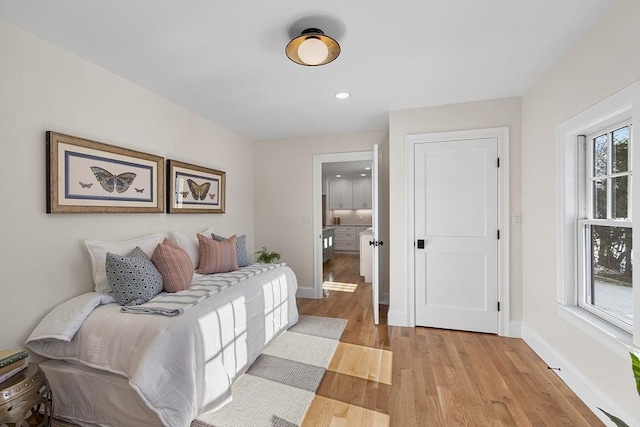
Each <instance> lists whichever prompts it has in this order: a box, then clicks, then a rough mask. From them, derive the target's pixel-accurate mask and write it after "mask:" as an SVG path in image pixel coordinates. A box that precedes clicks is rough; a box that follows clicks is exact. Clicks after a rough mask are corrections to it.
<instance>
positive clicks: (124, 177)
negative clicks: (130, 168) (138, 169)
mask: <svg viewBox="0 0 640 427" xmlns="http://www.w3.org/2000/svg"><path fill="white" fill-rule="evenodd" d="M91 171H92V172H93V174H94V175H95V176H96V179H97V180H98V182H99V183H100V185H101V186H102V188H104V191H106V192H107V193H113V190H114V189H115V190H116V191H117V192H118V193H124V192H125V191H127V190H128V189H129V186H130V185H131V183H133V180H134V179H135V178H136V174H135V173H133V172H125V173H121V174H120V175H114V174H112V173H111V172H109V171H108V170H106V169H102V168H101V167H98V166H91Z"/></svg>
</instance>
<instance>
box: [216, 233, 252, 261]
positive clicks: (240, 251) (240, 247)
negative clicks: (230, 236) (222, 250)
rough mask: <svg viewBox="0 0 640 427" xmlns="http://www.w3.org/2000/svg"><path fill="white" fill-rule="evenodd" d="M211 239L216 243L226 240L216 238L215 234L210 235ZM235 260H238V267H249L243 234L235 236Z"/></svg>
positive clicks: (245, 240)
mask: <svg viewBox="0 0 640 427" xmlns="http://www.w3.org/2000/svg"><path fill="white" fill-rule="evenodd" d="M211 238H212V239H213V240H215V241H217V242H221V241H223V240H227V238H226V237H222V236H218V235H217V234H216V233H211ZM236 258H238V267H246V266H248V265H251V261H249V254H247V236H246V235H245V234H242V235H240V236H236Z"/></svg>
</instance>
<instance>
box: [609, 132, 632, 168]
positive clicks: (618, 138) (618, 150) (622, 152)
mask: <svg viewBox="0 0 640 427" xmlns="http://www.w3.org/2000/svg"><path fill="white" fill-rule="evenodd" d="M628 152H629V126H625V127H623V128H621V129H618V130H614V131H613V158H612V163H611V169H612V172H613V173H618V172H626V171H627V170H629V162H628V156H627V153H628Z"/></svg>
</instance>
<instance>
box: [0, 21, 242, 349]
mask: <svg viewBox="0 0 640 427" xmlns="http://www.w3.org/2000/svg"><path fill="white" fill-rule="evenodd" d="M47 130H53V131H57V132H62V133H67V134H70V135H74V136H79V137H83V138H87V139H92V140H95V141H99V142H104V143H109V144H113V145H118V146H122V147H126V148H130V149H135V150H139V151H144V152H148V153H151V154H156V155H160V156H163V157H165V158H167V159H169V158H171V159H176V160H182V161H186V162H189V163H194V164H198V165H202V166H207V167H212V168H215V169H221V170H223V171H226V172H227V203H226V211H227V213H226V214H219V215H211V214H182V215H167V214H55V215H47V214H46V213H45V200H46V194H45V182H46V181H45V166H46V162H45V131H47ZM0 194H2V196H3V197H2V201H1V202H0V348H19V347H22V344H23V342H24V340H25V339H26V338H27V336H28V334H29V333H30V331H31V330H32V329H33V328H34V327H35V325H36V324H37V322H38V321H39V320H40V319H41V318H42V317H43V316H44V315H45V314H46V313H47V312H48V311H49V310H50V309H51V308H52V307H53V306H54V305H56V304H57V303H59V302H62V301H64V300H66V299H68V298H71V297H73V296H75V295H78V294H81V293H83V292H87V291H91V290H92V289H93V284H92V279H91V271H90V266H89V257H88V255H87V254H86V253H85V249H84V246H83V244H82V239H83V238H92V239H99V240H120V239H128V238H133V237H137V236H140V235H144V234H148V233H154V232H166V231H169V230H181V231H188V232H195V231H201V230H203V229H205V228H207V227H209V226H212V227H214V228H215V229H216V231H218V232H219V233H220V234H222V235H227V234H231V233H235V232H238V233H247V235H248V240H249V245H250V248H249V250H252V249H253V246H252V245H253V174H252V145H251V142H250V141H248V140H246V139H245V138H242V137H240V136H238V135H236V134H234V133H232V132H230V131H227V130H225V129H223V128H221V127H220V126H217V125H215V124H213V123H211V122H209V121H207V120H205V119H203V118H202V117H199V116H197V115H195V114H193V113H190V112H189V111H187V110H185V109H183V108H182V107H178V106H176V105H174V104H172V103H170V102H168V101H167V100H165V99H163V98H161V97H159V96H157V95H155V94H153V93H150V92H149V91H147V90H144V89H142V88H140V87H139V86H136V85H134V84H132V83H131V82H128V81H126V80H124V79H122V78H120V77H118V76H116V75H114V74H112V73H111V72H108V71H106V70H104V69H102V68H100V67H98V66H96V65H94V64H92V63H89V62H87V61H85V60H82V59H80V58H78V57H76V56H74V55H72V54H70V53H68V52H66V51H64V50H61V49H59V48H57V47H54V46H53V45H50V44H48V43H46V42H44V41H42V40H40V39H38V38H36V37H34V36H32V35H30V34H28V33H25V32H24V31H22V30H19V29H17V28H16V27H14V26H12V25H10V24H7V23H5V22H2V21H0Z"/></svg>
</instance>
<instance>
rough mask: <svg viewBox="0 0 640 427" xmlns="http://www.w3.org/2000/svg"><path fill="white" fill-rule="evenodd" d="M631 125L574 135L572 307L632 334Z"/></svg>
mask: <svg viewBox="0 0 640 427" xmlns="http://www.w3.org/2000/svg"><path fill="white" fill-rule="evenodd" d="M630 130H631V122H630V121H629V120H628V121H625V122H623V123H618V124H616V125H614V126H610V127H609V128H606V129H601V130H600V131H597V132H594V133H592V134H590V135H588V136H586V137H585V136H580V137H579V140H580V144H583V147H582V149H583V153H584V155H583V156H582V161H581V163H582V164H583V165H582V166H583V167H582V168H581V169H582V171H583V176H582V177H581V178H582V179H581V180H580V181H581V193H582V194H581V195H582V197H581V198H580V205H581V206H580V208H579V212H581V213H582V215H581V218H579V219H578V236H577V237H578V251H579V253H578V257H579V258H578V268H579V271H578V281H577V287H578V289H577V297H578V298H577V303H578V306H579V307H581V308H583V309H585V310H588V311H589V312H591V313H592V314H595V315H596V316H598V317H600V318H602V319H603V320H605V321H607V322H609V323H611V324H613V325H615V326H617V327H619V328H621V329H623V330H625V331H627V332H629V333H633V288H632V286H633V282H632V280H631V279H632V274H633V269H632V263H631V259H632V247H633V246H632V238H631V233H632V228H633V223H632V217H631V191H630V189H631V185H632V178H631V175H632V162H631V156H630V155H629V154H630V148H631V132H630Z"/></svg>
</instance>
